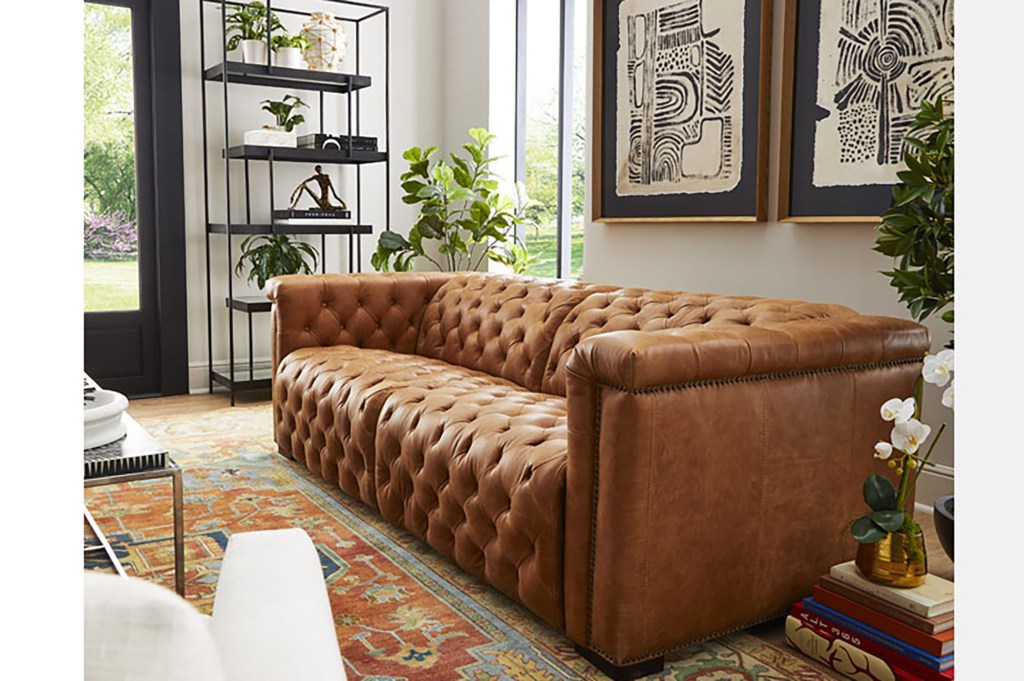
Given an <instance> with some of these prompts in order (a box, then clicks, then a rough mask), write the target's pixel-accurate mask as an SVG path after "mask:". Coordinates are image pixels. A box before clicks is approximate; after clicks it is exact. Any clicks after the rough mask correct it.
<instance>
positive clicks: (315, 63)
mask: <svg viewBox="0 0 1024 681" xmlns="http://www.w3.org/2000/svg"><path fill="white" fill-rule="evenodd" d="M302 35H304V36H305V37H306V40H308V41H309V47H307V48H306V49H305V50H304V51H303V53H302V56H303V57H305V59H306V64H308V65H309V69H310V70H311V71H338V70H340V66H341V62H342V60H343V59H345V55H346V54H347V53H348V36H347V35H345V31H344V30H343V29H342V27H341V22H339V21H338V20H337V19H335V18H334V17H333V16H332V15H330V14H327V13H326V12H313V13H312V14H311V15H310V16H309V21H307V22H306V23H304V24H303V25H302Z"/></svg>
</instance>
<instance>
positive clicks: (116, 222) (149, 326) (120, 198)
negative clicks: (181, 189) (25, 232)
mask: <svg viewBox="0 0 1024 681" xmlns="http://www.w3.org/2000/svg"><path fill="white" fill-rule="evenodd" d="M148 15H149V0H123V1H121V0H117V1H111V2H106V1H104V2H86V3H85V14H84V17H85V22H84V23H85V26H84V38H85V41H84V42H85V47H84V67H85V68H84V76H85V82H84V108H85V130H84V149H83V154H82V157H83V161H82V166H83V206H82V218H83V225H84V235H83V257H84V261H85V262H84V268H83V269H84V272H85V281H84V291H85V300H84V301H83V302H84V309H85V358H84V360H85V361H84V364H85V370H86V372H87V373H89V375H90V376H92V377H93V378H94V379H95V380H96V381H97V382H98V383H99V384H100V385H102V386H103V387H105V388H110V389H113V390H118V391H120V392H123V393H125V394H127V395H130V396H140V395H146V394H159V393H160V392H161V390H160V347H159V328H158V317H157V308H156V298H157V290H156V284H157V283H156V277H155V270H156V267H155V253H154V223H153V194H154V187H153V157H152V140H153V130H152V120H153V119H152V104H151V99H150V96H149V95H150V93H151V90H152V84H151V82H150V61H151V60H150V50H149V35H148V33H149V28H148V27H149V16H148Z"/></svg>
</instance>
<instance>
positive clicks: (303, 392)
mask: <svg viewBox="0 0 1024 681" xmlns="http://www.w3.org/2000/svg"><path fill="white" fill-rule="evenodd" d="M494 380H500V379H494V378H493V377H492V376H489V375H488V374H483V373H480V372H476V371H472V370H470V369H464V368H463V367H459V366H454V365H451V364H448V363H446V362H442V361H440V360H434V359H428V358H426V357H420V356H419V355H404V354H400V353H396V352H391V351H388V350H370V349H363V348H357V347H353V346H350V345H335V346H331V347H323V348H319V347H318V348H302V349H299V350H295V351H294V352H292V353H290V354H289V355H288V356H287V357H285V358H284V360H282V362H281V365H280V367H279V368H278V371H277V375H276V377H275V379H274V434H275V439H276V440H277V445H278V447H279V448H280V449H281V451H282V452H283V453H285V454H287V455H289V456H291V457H292V458H294V459H295V460H296V461H299V462H301V463H304V464H305V465H306V466H307V467H308V468H309V469H310V470H311V471H313V472H314V473H317V474H318V475H320V476H321V477H323V478H324V479H325V480H327V481H328V482H331V483H334V484H336V485H338V486H339V487H340V488H341V489H342V491H344V492H345V493H346V494H348V495H349V496H352V497H355V498H357V499H359V500H361V501H363V502H364V503H367V504H369V505H370V506H373V507H375V508H376V506H377V494H376V484H375V482H374V447H375V438H376V433H377V422H378V420H379V417H380V412H381V408H382V406H383V405H384V401H385V399H386V398H387V397H388V396H389V395H390V394H391V393H392V392H394V391H395V390H397V389H400V388H404V387H408V386H410V385H417V386H420V387H422V388H424V389H428V390H429V389H431V388H433V387H440V386H443V385H446V384H448V383H451V382H453V381H464V382H465V381H468V383H469V384H474V385H475V384H483V383H487V382H493V381H494ZM474 382H475V383H474ZM509 385H512V384H509Z"/></svg>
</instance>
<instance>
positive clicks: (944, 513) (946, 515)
mask: <svg viewBox="0 0 1024 681" xmlns="http://www.w3.org/2000/svg"><path fill="white" fill-rule="evenodd" d="M934 508H935V513H934V514H933V515H932V520H933V521H934V522H935V533H936V534H938V535H939V542H940V543H941V544H942V550H943V551H945V552H946V555H947V556H949V559H950V560H953V495H949V496H948V497H939V498H938V499H936V500H935V505H934Z"/></svg>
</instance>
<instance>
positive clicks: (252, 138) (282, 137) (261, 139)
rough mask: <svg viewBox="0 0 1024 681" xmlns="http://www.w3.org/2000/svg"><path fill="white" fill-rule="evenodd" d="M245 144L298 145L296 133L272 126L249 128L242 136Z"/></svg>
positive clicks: (267, 145)
mask: <svg viewBox="0 0 1024 681" xmlns="http://www.w3.org/2000/svg"><path fill="white" fill-rule="evenodd" d="M243 139H244V141H245V144H255V145H258V146H262V147H295V146H298V134H297V133H296V132H295V131H294V130H292V131H291V132H285V131H284V130H274V129H272V128H260V129H259V130H250V131H248V132H247V133H245V137H244V138H243Z"/></svg>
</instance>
